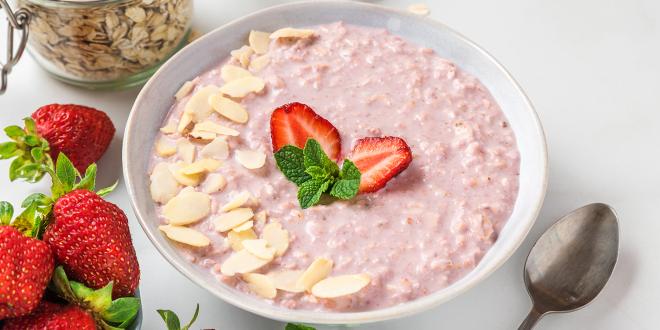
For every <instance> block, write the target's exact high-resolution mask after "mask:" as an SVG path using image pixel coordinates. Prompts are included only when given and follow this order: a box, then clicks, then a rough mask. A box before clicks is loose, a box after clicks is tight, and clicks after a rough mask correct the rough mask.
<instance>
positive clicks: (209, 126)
mask: <svg viewBox="0 0 660 330" xmlns="http://www.w3.org/2000/svg"><path fill="white" fill-rule="evenodd" d="M193 131H198V132H211V133H215V134H218V135H229V136H238V134H239V132H238V131H237V130H235V129H232V128H229V127H225V126H222V125H218V124H216V123H214V122H212V121H204V122H201V123H199V124H196V125H195V128H193Z"/></svg>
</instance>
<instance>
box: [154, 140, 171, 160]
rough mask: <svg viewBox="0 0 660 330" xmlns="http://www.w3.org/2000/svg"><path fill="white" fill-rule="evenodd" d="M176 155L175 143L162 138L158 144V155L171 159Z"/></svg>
mask: <svg viewBox="0 0 660 330" xmlns="http://www.w3.org/2000/svg"><path fill="white" fill-rule="evenodd" d="M175 153H176V146H175V145H174V142H172V141H170V140H168V139H165V138H163V137H161V138H160V139H158V141H157V142H156V154H158V156H161V157H169V156H172V155H174V154H175Z"/></svg>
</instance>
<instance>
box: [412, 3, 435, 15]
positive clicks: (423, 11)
mask: <svg viewBox="0 0 660 330" xmlns="http://www.w3.org/2000/svg"><path fill="white" fill-rule="evenodd" d="M408 11H409V12H411V13H413V14H417V15H420V16H426V15H428V14H429V13H430V12H431V11H430V10H429V7H428V6H427V5H426V4H423V3H414V4H412V5H410V6H408Z"/></svg>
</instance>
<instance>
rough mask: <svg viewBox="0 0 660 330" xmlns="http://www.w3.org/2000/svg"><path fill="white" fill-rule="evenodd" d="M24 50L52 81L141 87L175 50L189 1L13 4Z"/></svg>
mask: <svg viewBox="0 0 660 330" xmlns="http://www.w3.org/2000/svg"><path fill="white" fill-rule="evenodd" d="M17 3H18V5H19V6H20V7H22V8H25V9H27V10H28V11H29V12H30V14H31V18H30V22H29V30H30V35H29V40H28V49H29V50H30V53H31V54H32V55H33V56H34V57H35V59H36V60H37V62H39V64H41V66H43V67H44V68H45V69H46V70H47V71H49V72H50V73H51V74H53V75H54V76H55V77H56V78H58V79H61V80H64V81H66V82H68V83H71V84H75V85H79V86H83V87H87V88H122V87H128V86H133V85H138V84H141V83H143V82H144V81H145V80H146V79H148V78H149V76H150V75H151V74H153V72H154V71H155V70H156V69H157V68H158V66H159V65H160V64H162V63H163V62H164V61H165V60H166V59H167V58H168V57H169V56H170V55H172V54H173V53H174V52H176V51H177V50H178V49H180V48H181V47H182V46H183V45H184V44H185V43H186V39H187V35H188V33H189V31H190V19H191V16H192V6H193V4H192V3H193V0H59V1H57V0H17Z"/></svg>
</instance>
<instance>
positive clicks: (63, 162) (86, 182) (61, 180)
mask: <svg viewBox="0 0 660 330" xmlns="http://www.w3.org/2000/svg"><path fill="white" fill-rule="evenodd" d="M48 173H49V174H50V176H51V179H52V181H53V183H52V186H51V193H52V199H53V200H57V199H58V198H60V197H62V196H64V195H66V194H67V193H69V192H71V191H74V190H78V189H85V190H89V191H94V189H95V187H96V164H92V165H89V167H87V170H85V174H84V175H81V174H80V172H78V170H77V169H76V168H75V166H73V163H72V162H71V160H69V158H68V157H67V156H66V155H65V154H64V153H60V154H59V155H58V156H57V162H56V163H55V170H52V169H50V170H49V171H48ZM115 187H117V182H115V183H114V184H113V185H112V186H110V187H107V188H103V189H100V190H99V191H98V192H96V193H97V194H98V195H99V196H101V197H103V196H105V195H107V194H109V193H110V192H111V191H112V190H114V189H115Z"/></svg>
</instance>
